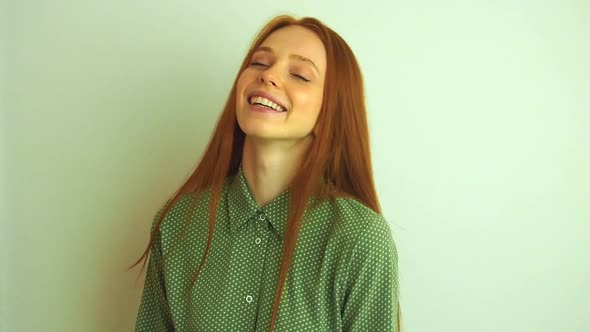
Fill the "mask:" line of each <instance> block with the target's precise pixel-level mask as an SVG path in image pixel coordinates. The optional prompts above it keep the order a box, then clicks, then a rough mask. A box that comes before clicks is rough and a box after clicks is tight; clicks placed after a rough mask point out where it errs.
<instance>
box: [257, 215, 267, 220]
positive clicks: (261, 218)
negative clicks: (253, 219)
mask: <svg viewBox="0 0 590 332" xmlns="http://www.w3.org/2000/svg"><path fill="white" fill-rule="evenodd" d="M258 219H260V220H264V219H266V216H265V215H264V214H261V215H260V216H259V217H258Z"/></svg>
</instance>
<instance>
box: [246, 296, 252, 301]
mask: <svg viewBox="0 0 590 332" xmlns="http://www.w3.org/2000/svg"><path fill="white" fill-rule="evenodd" d="M246 302H248V303H252V296H250V295H248V296H246Z"/></svg>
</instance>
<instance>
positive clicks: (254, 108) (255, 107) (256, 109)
mask: <svg viewBox="0 0 590 332" xmlns="http://www.w3.org/2000/svg"><path fill="white" fill-rule="evenodd" d="M248 107H249V108H250V110H252V111H254V112H260V113H270V114H285V113H287V112H277V111H275V110H272V109H270V108H268V107H264V106H260V105H252V104H248Z"/></svg>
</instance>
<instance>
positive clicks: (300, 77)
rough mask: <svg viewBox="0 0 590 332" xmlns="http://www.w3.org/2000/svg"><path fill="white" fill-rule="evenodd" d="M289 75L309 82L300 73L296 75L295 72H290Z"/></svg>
mask: <svg viewBox="0 0 590 332" xmlns="http://www.w3.org/2000/svg"><path fill="white" fill-rule="evenodd" d="M291 75H292V76H294V77H295V78H297V79H300V80H302V81H305V82H309V80H308V79H307V78H305V77H303V76H301V75H297V74H291Z"/></svg>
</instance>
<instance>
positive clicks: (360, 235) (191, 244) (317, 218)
mask: <svg viewBox="0 0 590 332" xmlns="http://www.w3.org/2000/svg"><path fill="white" fill-rule="evenodd" d="M210 194H211V193H210V191H205V193H204V194H203V195H201V196H199V202H197V210H196V211H195V214H194V221H193V222H192V223H191V225H190V227H189V228H188V233H187V236H186V240H185V241H186V242H183V245H182V246H180V247H177V248H175V250H174V251H171V250H170V248H171V245H172V243H174V241H175V240H178V239H179V237H180V235H181V231H182V228H183V223H184V217H185V215H186V214H187V213H188V209H189V207H190V202H191V200H192V199H195V198H194V197H195V196H194V195H190V194H186V195H184V196H183V197H182V198H181V199H180V200H179V201H178V203H177V204H176V205H175V206H174V207H172V209H171V210H170V212H169V213H168V215H167V216H166V218H165V219H164V220H163V222H162V224H161V226H160V231H159V233H158V234H157V236H156V238H155V242H154V247H153V248H152V251H151V254H150V258H149V262H148V268H147V274H146V280H145V286H144V289H143V295H142V298H141V303H140V305H139V310H138V314H137V322H136V326H135V331H136V332H148V331H149V332H154V331H195V332H197V331H198V332H201V331H211V332H223V331H232V332H233V331H240V332H241V331H261V332H262V331H264V332H267V331H268V329H269V325H270V316H271V311H272V304H273V300H274V294H275V289H276V283H277V280H278V272H279V267H280V263H281V255H282V240H283V236H284V235H285V227H286V221H287V213H288V204H289V201H288V199H289V191H284V192H283V193H281V194H280V195H279V196H278V197H276V198H275V199H274V200H273V201H271V202H270V203H269V204H267V205H266V206H264V207H260V206H258V205H257V203H256V202H255V200H254V198H253V196H252V195H251V192H250V189H249V187H248V184H247V182H246V179H245V177H244V174H243V169H242V167H241V166H240V169H239V171H238V173H237V174H236V176H232V177H228V179H227V180H226V182H225V184H224V187H223V191H222V193H221V196H220V198H219V203H220V204H219V206H218V212H217V219H216V224H215V229H214V233H213V239H212V242H211V249H210V251H209V254H208V257H207V260H206V262H205V265H204V266H203V269H202V270H201V273H200V275H199V277H198V278H197V281H196V283H195V285H194V288H193V289H192V293H191V294H190V296H189V297H186V296H183V295H185V294H184V293H183V291H185V287H186V285H188V283H189V282H190V280H191V277H192V275H193V274H194V273H195V271H196V269H197V267H198V264H199V262H200V260H201V257H202V256H203V253H204V249H205V244H206V242H207V234H208V212H209V201H210V197H211V195H210ZM162 210H163V209H160V211H159V212H158V213H157V214H156V218H157V217H158V216H159V214H160V213H161V212H162ZM156 218H154V222H155V221H156ZM302 222H303V223H302V225H301V228H300V234H299V238H298V240H297V247H296V251H295V254H294V256H293V260H292V263H291V268H290V270H289V274H288V276H287V279H286V281H285V288H284V290H283V294H282V298H281V303H280V306H279V311H278V316H277V321H276V325H275V331H277V332H282V331H294V332H295V331H296V332H318V331H357V332H361V331H362V332H377V331H397V310H398V283H397V251H396V247H395V244H394V241H393V238H392V235H391V231H390V228H389V227H388V225H387V222H386V221H385V219H384V218H383V217H382V216H381V215H379V214H377V213H375V212H374V211H373V210H371V209H369V208H368V207H366V206H365V205H363V204H362V203H360V202H358V201H356V200H354V199H350V198H337V199H336V200H334V201H327V202H324V203H322V204H321V205H319V206H318V207H316V208H314V209H311V210H309V211H307V212H306V214H305V217H304V219H303V221H302ZM154 225H155V224H154V223H152V229H153V227H154ZM163 253H164V254H165V255H166V261H165V263H164V266H163V268H162V269H157V268H156V263H157V262H161V259H162V254H163ZM168 255H171V256H170V258H168Z"/></svg>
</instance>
